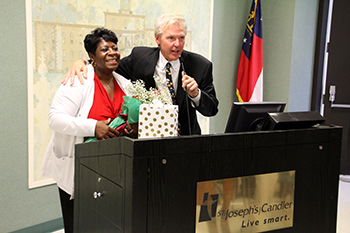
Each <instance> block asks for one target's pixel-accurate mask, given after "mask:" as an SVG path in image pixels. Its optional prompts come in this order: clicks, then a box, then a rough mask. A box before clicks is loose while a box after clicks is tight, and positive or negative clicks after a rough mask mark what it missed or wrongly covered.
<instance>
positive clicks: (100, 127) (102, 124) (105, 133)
mask: <svg viewBox="0 0 350 233" xmlns="http://www.w3.org/2000/svg"><path fill="white" fill-rule="evenodd" d="M110 122H111V119H108V120H106V121H97V123H96V128H95V137H96V138H98V139H102V140H104V139H108V138H114V137H117V136H118V135H119V132H118V131H116V130H115V129H113V128H111V127H109V126H108V124H109V123H110Z"/></svg>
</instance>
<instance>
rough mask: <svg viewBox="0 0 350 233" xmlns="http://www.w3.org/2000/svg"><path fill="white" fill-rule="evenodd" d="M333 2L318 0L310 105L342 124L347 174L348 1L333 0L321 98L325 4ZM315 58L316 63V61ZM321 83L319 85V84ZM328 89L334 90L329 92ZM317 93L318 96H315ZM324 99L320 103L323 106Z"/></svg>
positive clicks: (349, 108) (349, 116)
mask: <svg viewBox="0 0 350 233" xmlns="http://www.w3.org/2000/svg"><path fill="white" fill-rule="evenodd" d="M330 6H332V1H330V0H320V8H319V11H320V12H319V18H318V20H319V24H318V25H319V27H318V42H317V46H318V49H317V48H316V51H317V53H318V54H316V60H315V61H316V66H315V76H314V77H315V78H314V85H313V88H314V89H313V101H312V103H313V107H312V108H313V109H315V110H320V109H322V107H323V112H324V117H325V118H326V123H328V124H334V125H341V126H343V139H342V155H341V167H340V173H341V174H344V175H349V174H350V147H349V145H350V143H349V140H350V139H349V131H350V30H348V29H347V28H346V25H347V23H348V22H349V21H350V14H349V9H350V1H349V0H333V11H332V21H331V27H330V40H329V44H328V45H327V46H326V47H325V49H326V50H327V51H328V66H327V73H326V83H325V87H324V90H325V95H324V96H323V99H321V96H322V95H321V94H320V90H322V85H321V83H322V81H320V80H322V78H320V77H321V76H322V75H321V74H322V71H321V69H322V67H323V66H324V65H327V64H323V63H322V62H323V61H322V59H324V56H323V55H322V43H323V44H325V43H326V39H325V38H326V32H325V30H327V29H326V27H325V23H326V22H327V17H328V12H327V11H328V8H329V7H330ZM317 62H318V64H317ZM320 87H321V88H320ZM330 91H331V92H334V94H333V95H330ZM317 96H319V97H317ZM322 103H323V106H322Z"/></svg>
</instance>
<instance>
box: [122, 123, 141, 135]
mask: <svg viewBox="0 0 350 233" xmlns="http://www.w3.org/2000/svg"><path fill="white" fill-rule="evenodd" d="M123 134H124V135H125V136H129V137H131V138H137V137H138V123H130V124H129V123H126V127H125V129H124V131H123Z"/></svg>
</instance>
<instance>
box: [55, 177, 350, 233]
mask: <svg viewBox="0 0 350 233" xmlns="http://www.w3.org/2000/svg"><path fill="white" fill-rule="evenodd" d="M349 219H350V175H349V176H340V181H339V199H338V223H337V233H348V232H349V229H350V221H349ZM53 233H64V230H59V231H56V232H53Z"/></svg>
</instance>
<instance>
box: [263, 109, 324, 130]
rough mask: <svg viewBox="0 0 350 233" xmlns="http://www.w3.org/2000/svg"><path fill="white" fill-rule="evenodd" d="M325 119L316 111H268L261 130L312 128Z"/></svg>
mask: <svg viewBox="0 0 350 233" xmlns="http://www.w3.org/2000/svg"><path fill="white" fill-rule="evenodd" d="M325 121H326V119H325V118H324V117H323V116H321V114H320V113H318V112H316V111H304V112H274V113H268V117H267V118H266V120H265V121H264V123H263V125H262V127H261V130H287V129H305V128H313V127H316V126H319V125H320V124H322V123H324V122H325Z"/></svg>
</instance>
